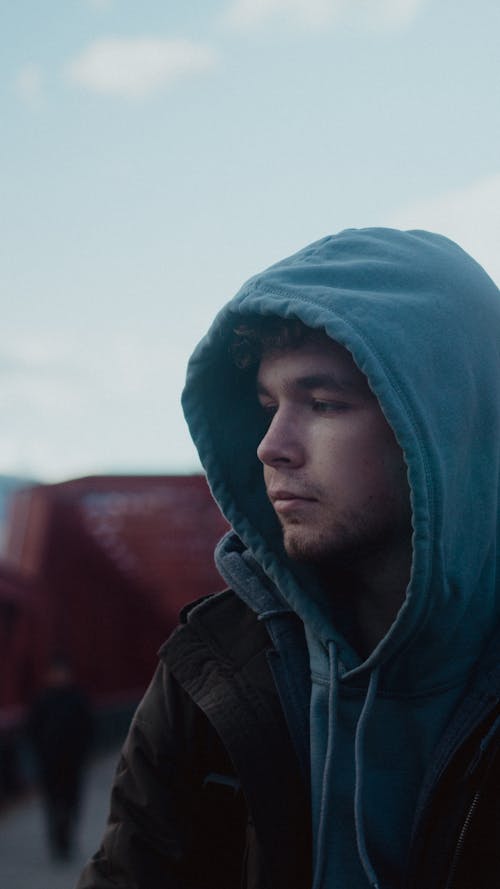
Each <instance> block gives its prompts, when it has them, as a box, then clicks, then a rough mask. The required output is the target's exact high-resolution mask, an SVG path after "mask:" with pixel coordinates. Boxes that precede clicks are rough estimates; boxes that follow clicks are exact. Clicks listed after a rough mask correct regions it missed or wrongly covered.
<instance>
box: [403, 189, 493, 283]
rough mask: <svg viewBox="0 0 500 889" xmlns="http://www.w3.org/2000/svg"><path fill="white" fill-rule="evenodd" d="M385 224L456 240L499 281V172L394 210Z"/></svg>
mask: <svg viewBox="0 0 500 889" xmlns="http://www.w3.org/2000/svg"><path fill="white" fill-rule="evenodd" d="M388 224H390V225H394V226H396V227H397V228H406V229H407V228H425V229H430V230H431V231H436V232H439V233H440V234H443V235H447V236H448V237H450V238H452V240H454V241H457V243H458V244H460V246H461V247H463V248H464V249H465V250H467V252H468V253H470V254H471V255H472V256H473V257H474V259H477V260H478V262H480V263H481V265H483V266H484V268H485V269H486V271H487V272H488V274H489V275H491V277H492V278H493V279H494V280H495V281H496V282H497V283H498V282H500V250H499V249H498V245H499V244H500V173H494V174H492V175H490V176H485V177H484V178H482V179H479V180H477V181H476V182H472V183H471V184H470V185H467V186H465V187H463V188H456V189H452V190H450V191H447V192H444V193H443V194H441V195H438V196H437V197H432V198H428V199H422V200H419V201H415V202H414V203H413V204H410V205H409V206H407V207H403V208H401V209H400V210H396V211H395V212H394V214H392V215H391V216H390V219H389V221H388Z"/></svg>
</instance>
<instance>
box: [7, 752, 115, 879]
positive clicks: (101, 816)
mask: <svg viewBox="0 0 500 889" xmlns="http://www.w3.org/2000/svg"><path fill="white" fill-rule="evenodd" d="M117 758H118V753H117V752H113V753H111V754H106V755H102V756H100V757H98V758H97V759H96V760H95V761H94V762H93V763H92V766H91V768H90V770H89V773H88V776H87V784H86V792H85V798H84V801H83V806H82V814H81V820H80V826H79V830H78V848H77V851H76V852H75V855H74V857H73V859H72V860H71V861H69V862H64V863H54V862H52V861H51V859H50V856H49V854H48V850H47V847H46V844H45V833H44V824H43V820H42V813H41V811H40V804H39V801H38V799H37V798H36V797H33V798H30V799H28V800H24V801H22V802H19V803H17V804H16V805H15V806H13V807H11V809H10V810H9V811H8V812H6V813H4V814H2V817H1V818H0V886H1V887H2V889H4V887H5V889H74V886H75V883H76V880H77V878H78V876H79V874H80V871H81V869H82V867H83V865H84V863H85V861H86V860H87V859H88V858H89V857H90V856H91V855H92V854H93V853H94V852H95V850H96V847H97V844H98V842H99V839H100V836H101V834H102V831H103V827H104V823H105V820H106V816H107V812H108V801H109V789H110V785H111V781H112V777H113V772H114V768H115V764H116V762H117Z"/></svg>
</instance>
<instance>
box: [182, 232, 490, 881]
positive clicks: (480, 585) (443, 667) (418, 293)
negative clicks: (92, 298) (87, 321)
mask: <svg viewBox="0 0 500 889" xmlns="http://www.w3.org/2000/svg"><path fill="white" fill-rule="evenodd" d="M249 313H251V314H262V315H276V316H280V317H282V318H298V319H299V320H301V321H302V322H303V323H304V324H306V325H307V326H309V327H311V328H320V329H324V330H325V331H326V332H327V334H328V335H329V336H330V337H331V338H332V339H334V340H336V341H337V342H339V343H341V344H342V345H343V346H345V347H346V348H347V349H348V350H349V351H350V352H351V354H352V356H353V358H354V361H355V362H356V364H357V365H358V367H359V368H360V369H361V371H363V373H364V374H365V375H366V377H367V378H368V382H369V384H370V387H371V388H372V390H373V392H374V393H375V395H376V397H377V398H378V401H379V403H380V406H381V408H382V410H383V412H384V414H385V416H386V419H387V420H388V422H389V423H390V425H391V426H392V429H393V431H394V433H395V435H396V438H397V440H398V442H399V444H400V446H401V448H402V450H403V454H404V457H405V461H406V464H407V468H408V479H409V484H410V489H411V507H412V524H413V561H412V571H411V578H410V583H409V585H408V588H407V590H406V596H405V599H404V602H403V604H402V606H401V608H400V610H399V612H398V614H397V616H396V619H395V620H394V622H393V624H392V626H391V627H390V628H389V630H388V632H387V633H386V635H385V636H384V638H383V639H382V640H381V641H380V643H379V644H378V645H377V646H376V648H375V649H374V650H373V651H372V652H371V654H370V655H369V656H368V657H366V658H365V659H363V658H362V657H360V656H359V655H358V653H357V652H356V650H355V649H354V647H353V646H352V644H350V641H349V639H348V638H347V635H346V632H343V629H342V628H344V627H347V626H349V615H348V614H342V613H339V600H340V598H341V597H335V589H334V587H333V588H332V589H331V590H329V591H328V596H327V595H326V594H325V592H324V591H322V590H321V589H319V588H318V587H317V585H316V584H315V582H314V580H313V578H312V576H310V574H308V571H307V569H304V568H303V567H301V566H299V565H298V564H297V563H293V562H291V561H290V560H289V559H288V557H287V555H286V553H285V551H284V548H283V544H282V538H281V531H280V527H279V523H278V521H277V519H276V516H275V514H274V511H273V509H272V507H271V505H270V503H269V501H268V499H267V497H266V493H265V488H264V483H263V477H262V466H261V464H260V463H259V460H258V459H257V456H256V449H257V445H258V444H259V441H260V439H261V438H262V436H263V434H264V431H265V426H264V422H265V421H264V419H263V417H262V415H261V410H260V408H259V405H258V402H257V399H256V395H255V377H254V376H253V375H252V374H250V373H248V372H243V371H239V370H237V369H236V367H235V366H234V363H233V359H232V357H231V352H230V348H229V342H230V339H231V334H232V331H233V329H234V327H235V326H237V325H238V323H241V320H242V317H244V316H245V315H247V314H249ZM499 381H500V295H499V291H498V288H497V287H496V286H495V284H494V283H493V282H492V281H491V279H490V278H489V277H488V275H487V274H486V273H485V272H484V270H483V269H482V268H481V267H480V266H479V265H478V264H477V263H476V262H475V261H474V260H473V259H471V257H469V256H468V255H467V254H466V253H465V252H464V251H463V250H461V249H460V247H458V246H457V245H456V244H454V243H453V242H452V241H450V240H448V239H447V238H444V237H442V236H440V235H435V234H431V233H428V232H424V231H411V232H401V231H396V230H392V229H383V228H380V229H362V230H352V229H349V230H346V231H343V232H341V233H340V234H338V235H335V236H332V237H326V238H323V239H322V240H320V241H317V242H315V243H313V244H311V245H310V246H308V247H306V248H305V249H303V250H301V251H300V252H298V253H296V254H295V255H293V256H291V257H289V258H288V259H285V260H283V261H282V262H279V263H277V264H275V265H273V266H271V268H269V269H267V270H266V271H264V272H262V273H261V274H259V275H256V276H255V277H253V278H252V279H250V281H248V282H247V283H246V284H245V285H244V286H243V287H242V288H241V290H240V291H239V292H238V293H237V295H236V296H235V297H234V299H233V300H232V301H231V302H230V303H228V305H226V306H225V307H224V308H223V309H222V311H221V312H220V313H219V314H218V316H217V318H216V319H215V321H214V323H213V325H212V327H211V328H210V330H209V332H208V334H207V336H206V337H205V338H204V339H203V340H202V341H201V343H200V344H199V346H198V347H197V349H196V350H195V352H194V354H193V356H192V358H191V361H190V364H189V368H188V377H187V383H186V389H185V392H184V395H183V404H184V409H185V414H186V418H187V421H188V424H189V426H190V429H191V433H192V436H193V439H194V441H195V444H196V445H197V448H198V451H199V454H200V459H201V461H202V464H203V466H204V467H205V470H206V473H207V477H208V481H209V484H210V486H211V489H212V492H213V494H214V496H215V499H216V500H217V501H218V503H219V505H220V507H221V509H222V511H223V513H224V514H225V516H226V518H227V519H228V521H229V522H230V524H231V525H232V527H233V529H234V531H235V532H236V534H237V535H238V537H239V538H240V540H241V541H242V543H243V544H244V547H245V548H246V550H247V553H248V556H249V558H250V561H247V564H251V562H252V561H253V560H255V562H256V563H257V566H258V571H257V573H258V574H260V575H261V576H262V577H264V578H265V582H266V584H267V585H268V586H269V587H272V588H273V589H274V590H275V595H276V600H277V601H278V602H280V603H282V602H285V603H286V606H287V607H289V608H290V609H291V610H293V611H294V612H295V613H296V614H297V615H298V616H299V617H300V618H301V620H302V622H303V625H304V628H305V635H306V639H307V647H308V652H309V665H310V670H311V678H312V686H311V687H312V691H311V694H310V713H309V716H310V719H309V734H310V737H309V741H310V772H311V792H312V826H313V836H314V880H313V887H314V889H367V887H369V886H372V887H379V889H396V887H398V886H399V885H400V884H401V879H402V873H403V872H404V867H405V860H406V856H407V852H408V848H409V844H410V835H411V829H412V819H413V813H414V811H415V807H416V802H417V797H418V793H419V788H420V787H421V784H422V781H423V777H424V773H425V770H426V768H427V766H428V765H429V762H430V759H431V756H432V752H433V749H434V748H435V746H436V744H437V741H438V740H439V738H440V736H441V734H442V732H443V728H444V726H445V724H446V723H447V721H448V720H449V718H450V715H451V713H452V712H453V710H454V709H455V707H456V705H457V702H458V701H459V699H460V698H461V696H462V695H463V692H464V689H465V686H466V684H467V682H468V679H469V677H470V674H471V671H472V669H473V666H474V664H475V662H476V661H477V658H478V656H479V654H480V652H481V651H482V649H483V648H484V646H485V644H486V641H487V639H488V637H489V636H490V634H491V633H492V631H493V629H494V627H495V625H496V624H497V622H498V619H499V608H500V601H499V600H500V597H499V595H498V592H497V587H498V581H497V577H498V560H499V552H500V549H499V546H498V543H499V522H498V512H499V493H500V486H499V479H500V399H499V392H498V390H499ZM246 598H247V599H248V596H247V597H246ZM258 600H259V596H256V597H255V603H254V608H255V610H256V611H259V607H260V605H259V601H258ZM342 601H343V603H344V604H342V608H344V609H345V608H348V604H347V603H346V602H345V599H344V600H342ZM250 603H252V599H251V596H250ZM280 607H281V606H280ZM292 669H293V668H292Z"/></svg>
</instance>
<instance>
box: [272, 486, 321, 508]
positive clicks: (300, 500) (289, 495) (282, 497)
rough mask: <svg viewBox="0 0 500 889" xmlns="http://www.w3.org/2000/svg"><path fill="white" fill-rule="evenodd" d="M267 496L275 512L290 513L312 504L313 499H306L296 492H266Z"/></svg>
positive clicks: (303, 495)
mask: <svg viewBox="0 0 500 889" xmlns="http://www.w3.org/2000/svg"><path fill="white" fill-rule="evenodd" d="M267 495H268V497H269V499H270V501H271V503H272V504H273V506H274V508H275V510H276V512H290V511H292V510H294V509H297V508H298V507H300V506H304V505H305V504H307V503H314V502H315V498H314V497H307V496H306V495H305V494H299V493H298V492H296V491H285V490H276V491H268V492H267Z"/></svg>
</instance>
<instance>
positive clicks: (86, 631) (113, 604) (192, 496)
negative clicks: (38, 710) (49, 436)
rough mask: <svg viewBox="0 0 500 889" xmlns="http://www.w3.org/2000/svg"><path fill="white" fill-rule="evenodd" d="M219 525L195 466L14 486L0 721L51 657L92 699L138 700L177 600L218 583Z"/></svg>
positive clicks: (0, 590) (3, 599)
mask: <svg viewBox="0 0 500 889" xmlns="http://www.w3.org/2000/svg"><path fill="white" fill-rule="evenodd" d="M226 530H227V524H226V522H225V520H224V519H223V517H222V515H221V514H220V512H219V510H218V507H217V506H216V504H215V503H214V501H213V499H212V497H211V495H210V492H209V490H208V486H207V484H206V481H205V479H204V477H203V476H201V475H193V476H95V477H91V478H81V479H75V480H72V481H68V482H62V483H60V484H54V485H37V486H33V487H30V488H27V489H25V490H24V491H22V492H20V493H18V494H16V495H15V496H14V498H13V500H12V506H11V513H10V519H9V526H8V538H7V545H6V550H5V556H4V560H5V565H4V576H5V578H6V580H5V583H4V586H3V587H2V585H1V584H0V611H1V609H3V612H2V613H3V614H4V618H2V619H3V623H2V625H1V626H2V630H1V632H2V633H3V634H4V635H5V634H7V636H8V637H9V640H10V641H9V644H8V646H7V647H4V646H3V643H2V647H1V648H0V674H1V675H2V676H4V677H5V675H8V676H10V679H7V680H5V678H4V679H3V681H2V684H1V685H0V725H1V717H2V714H3V715H4V716H5V714H6V712H7V709H9V708H10V711H11V712H12V713H15V712H18V711H19V709H20V708H22V707H23V705H25V704H27V703H28V701H29V698H31V696H32V694H33V692H34V691H35V690H36V685H37V680H40V679H41V677H42V674H43V672H44V670H45V668H46V666H47V665H48V663H49V662H50V660H51V659H52V658H54V657H55V656H57V657H64V658H66V659H67V660H68V661H69V663H70V664H71V666H72V668H73V670H74V673H75V677H76V679H77V681H78V682H79V683H80V684H81V685H82V686H83V688H85V690H86V691H87V692H88V693H89V695H90V696H91V699H92V700H93V702H94V704H95V705H97V706H100V707H106V706H116V705H120V704H121V703H124V704H125V703H127V702H129V701H133V700H135V699H137V698H138V697H139V696H140V695H141V694H142V692H143V691H144V689H145V687H146V685H147V683H148V682H149V680H150V678H151V676H152V673H153V670H154V668H155V665H156V662H157V659H156V652H157V649H158V647H159V646H160V645H161V643H162V641H163V640H164V639H165V638H166V636H167V635H168V634H169V632H170V631H171V630H172V628H173V627H174V626H175V625H176V623H177V620H178V613H179V610H180V609H181V608H182V606H183V605H184V604H186V603H187V602H189V601H192V600H193V599H196V598H199V597H201V596H203V595H206V594H208V593H210V592H214V591H216V590H218V589H221V588H222V586H223V583H222V580H221V578H220V576H219V575H218V573H217V571H216V569H215V566H214V563H213V549H214V546H215V544H216V542H217V540H218V539H219V538H220V537H221V536H222V534H223V533H224V532H225V531H226ZM7 578H8V583H7ZM0 579H1V578H0ZM9 602H11V603H15V604H14V605H9V604H8V603H9ZM3 603H6V604H5V607H4V605H3ZM14 612H15V614H16V615H17V617H16V621H17V623H16V621H15V622H14V623H13V622H12V614H13V613H14ZM9 621H10V626H9ZM2 638H3V636H2Z"/></svg>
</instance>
